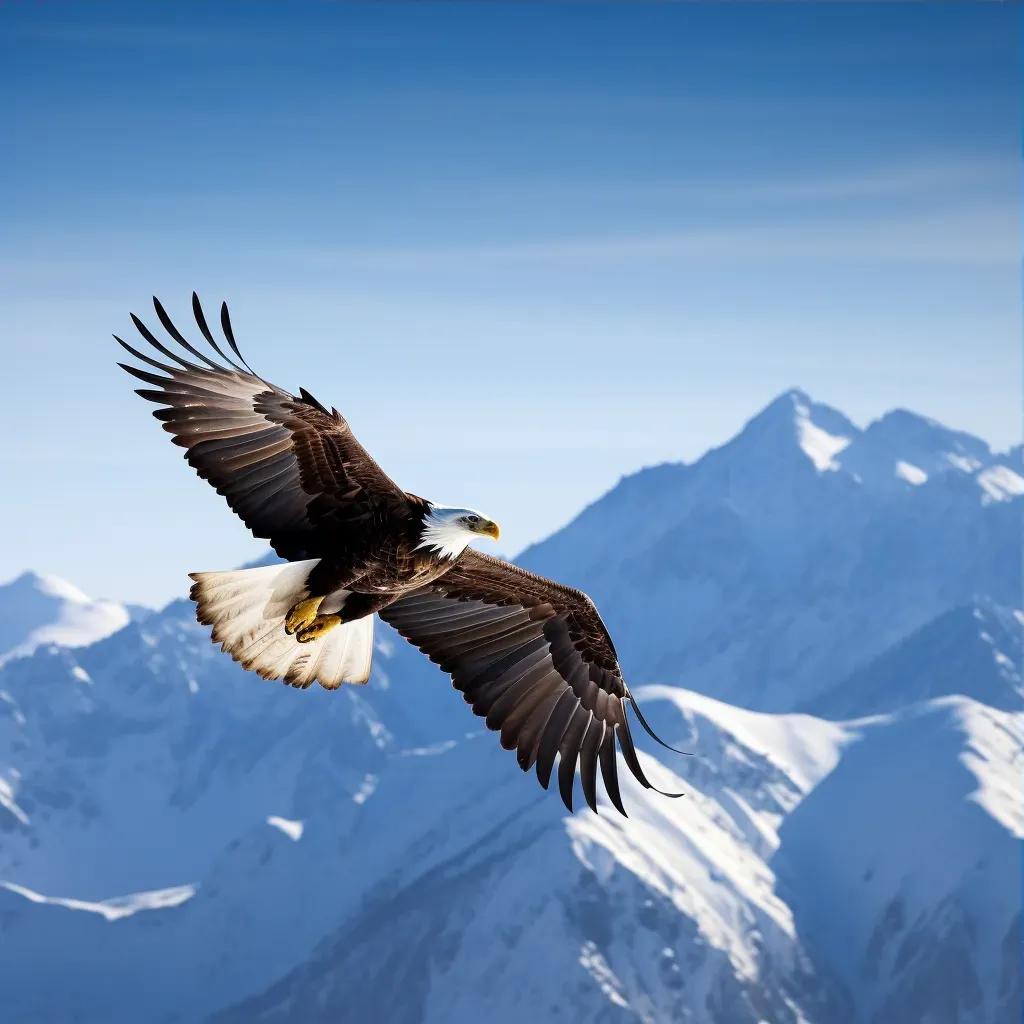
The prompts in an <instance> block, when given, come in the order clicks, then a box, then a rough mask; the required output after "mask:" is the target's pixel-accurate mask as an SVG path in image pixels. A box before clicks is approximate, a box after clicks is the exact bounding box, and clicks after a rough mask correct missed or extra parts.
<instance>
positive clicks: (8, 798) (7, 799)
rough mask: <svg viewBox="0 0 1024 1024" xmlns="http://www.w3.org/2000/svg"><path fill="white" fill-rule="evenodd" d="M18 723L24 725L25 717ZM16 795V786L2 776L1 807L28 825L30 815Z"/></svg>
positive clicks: (0, 788) (0, 779)
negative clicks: (20, 804) (22, 807)
mask: <svg viewBox="0 0 1024 1024" xmlns="http://www.w3.org/2000/svg"><path fill="white" fill-rule="evenodd" d="M18 724H19V725H23V724H24V719H23V720H22V721H21V722H19V723H18ZM12 774H14V773H13V772H12ZM14 797H15V792H14V787H13V786H12V785H11V784H10V783H9V782H8V781H7V780H6V779H2V778H0V807H3V808H4V809H5V810H8V811H10V812H11V814H13V815H14V816H15V817H16V818H17V819H18V821H20V822H21V823H22V825H27V824H28V815H27V814H26V813H25V812H24V811H23V810H22V809H21V808H20V807H19V806H18V804H17V803H16V801H15V799H14Z"/></svg>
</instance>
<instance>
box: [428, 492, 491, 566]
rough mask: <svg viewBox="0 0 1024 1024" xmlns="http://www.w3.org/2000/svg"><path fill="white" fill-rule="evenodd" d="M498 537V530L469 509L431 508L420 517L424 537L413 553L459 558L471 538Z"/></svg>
mask: <svg viewBox="0 0 1024 1024" xmlns="http://www.w3.org/2000/svg"><path fill="white" fill-rule="evenodd" d="M480 536H484V537H495V538H496V537H497V536H498V527H497V525H496V524H495V523H494V522H492V521H491V520H490V519H488V518H487V516H485V515H484V514H483V512H477V511H476V510H475V509H472V508H450V507H449V506H447V505H431V506H430V510H429V511H428V512H427V514H426V515H425V516H424V517H423V533H422V536H421V539H420V542H419V544H417V545H416V550H417V551H418V550H419V549H420V548H429V549H432V550H433V551H436V552H437V554H439V555H440V556H441V557H442V558H449V559H452V558H458V557H459V555H461V554H462V552H463V551H465V550H466V547H467V546H468V545H469V542H470V541H471V540H472V539H473V538H474V537H480Z"/></svg>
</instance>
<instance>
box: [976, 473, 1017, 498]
mask: <svg viewBox="0 0 1024 1024" xmlns="http://www.w3.org/2000/svg"><path fill="white" fill-rule="evenodd" d="M975 479H976V480H977V481H978V486H979V487H980V488H981V489H982V490H983V491H984V492H985V497H984V498H983V499H982V500H983V501H1009V500H1010V499H1011V498H1015V497H1017V495H1019V494H1024V478H1022V477H1019V476H1018V475H1017V474H1016V473H1014V471H1013V470H1012V469H1010V467H1009V466H989V467H988V469H983V470H982V471H981V472H980V473H979V474H978V475H977V476H976V477H975Z"/></svg>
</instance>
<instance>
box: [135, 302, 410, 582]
mask: <svg viewBox="0 0 1024 1024" xmlns="http://www.w3.org/2000/svg"><path fill="white" fill-rule="evenodd" d="M153 306H154V309H155V310H156V315H157V317H158V319H159V320H160V323H161V325H162V326H163V328H164V330H166V331H167V334H168V340H167V341H166V342H164V341H161V340H160V339H159V338H157V337H156V336H155V335H154V334H153V332H152V331H150V329H149V328H148V327H147V326H146V325H145V324H144V323H143V322H142V321H141V320H140V319H139V318H138V317H137V316H135V315H134V314H132V321H133V323H134V324H135V326H136V328H137V329H138V331H139V334H140V335H141V336H142V338H143V339H145V341H146V342H148V344H149V345H150V346H151V347H152V349H154V350H155V351H156V352H157V353H159V354H160V355H161V356H163V357H164V358H165V359H166V360H167V362H164V361H162V360H161V359H155V358H153V357H152V356H151V355H147V354H145V353H144V352H142V351H139V350H138V349H137V348H135V347H133V346H131V345H129V344H127V343H126V342H124V341H123V340H121V339H120V338H118V339H117V340H118V343H119V344H120V345H121V346H122V347H123V348H124V349H125V350H126V351H127V352H128V353H129V354H130V355H132V356H133V357H134V358H135V359H137V360H138V361H139V362H141V363H143V364H145V365H146V366H149V367H152V368H153V369H154V370H159V371H160V372H161V374H164V376H161V375H160V374H158V373H153V372H151V371H150V370H148V369H142V368H140V367H139V366H134V365H131V364H128V363H122V364H120V365H121V366H122V367H123V368H124V369H125V370H127V371H128V372H129V373H130V374H132V375H133V376H135V377H137V378H138V379H139V380H141V381H143V382H144V383H146V384H147V385H151V386H152V387H151V388H142V389H139V394H140V395H141V396H142V397H143V398H145V399H147V400H148V401H151V402H155V403H157V404H158V405H159V406H160V408H158V409H157V410H156V412H155V415H156V417H157V418H158V419H159V420H160V421H161V422H162V425H163V427H164V429H165V430H166V431H168V432H169V433H170V434H172V435H173V441H174V443H175V444H177V445H179V446H180V447H182V448H184V449H185V458H186V459H187V460H188V462H189V463H190V464H191V465H192V467H193V468H194V469H195V470H196V472H197V473H198V474H199V476H200V477H202V478H203V479H205V480H208V481H209V482H210V483H211V484H212V485H213V486H214V487H215V488H216V490H217V491H218V493H220V494H222V495H223V496H224V497H225V498H227V500H228V503H229V504H230V506H231V508H232V509H233V510H234V511H235V512H236V513H237V514H238V515H239V516H240V517H241V518H242V520H243V521H244V522H245V524H246V526H248V527H249V529H250V530H252V532H253V533H254V534H255V535H256V536H257V537H265V538H266V539H268V540H269V541H270V543H271V545H272V546H273V547H274V550H275V551H277V553H278V554H279V555H282V556H283V557H285V558H297V557H311V556H318V555H324V554H330V555H331V556H332V557H333V558H335V559H336V560H339V561H343V560H344V559H346V558H347V559H348V560H349V561H351V562H353V563H355V562H356V561H359V560H360V559H361V558H362V559H363V560H364V561H365V557H364V555H365V552H363V551H362V550H359V549H363V548H365V549H373V548H374V546H375V545H376V546H377V547H380V546H381V545H382V544H386V543H387V542H388V539H389V538H386V537H383V536H382V534H384V533H390V532H393V531H394V530H395V529H396V528H397V529H402V528H403V523H405V522H409V523H413V522H418V521H419V520H421V519H422V513H421V512H419V513H418V512H417V510H418V509H420V508H421V507H422V501H421V499H412V498H410V497H409V496H408V495H406V494H405V493H404V492H403V491H402V490H401V489H400V488H399V487H398V485H397V484H395V483H394V481H392V480H391V479H390V478H389V477H388V476H387V475H386V474H385V473H384V472H383V470H381V468H380V467H379V466H378V465H377V463H376V462H374V460H373V459H372V458H371V457H370V455H369V454H368V453H367V452H366V450H365V449H364V448H363V447H362V445H360V444H359V442H358V441H357V440H356V439H355V437H354V436H353V434H352V431H351V429H350V427H349V425H348V423H347V422H346V421H345V420H344V418H343V417H341V416H340V415H334V414H332V413H328V412H327V411H326V410H325V409H324V407H323V406H321V405H320V403H319V402H316V401H315V400H313V399H311V398H310V399H307V398H305V397H296V396H294V395H292V394H289V393H288V392H287V391H284V390H282V389H281V388H278V387H275V386H274V385H273V384H270V383H268V382H267V381H265V380H264V379H263V378H261V377H259V376H257V375H256V374H254V373H253V372H252V371H251V370H249V368H248V364H247V363H246V362H245V360H244V358H243V357H242V354H241V352H240V350H239V348H238V345H237V343H236V341H235V338H234V332H233V330H232V327H231V320H230V317H229V316H228V312H227V307H226V306H225V307H223V308H222V309H221V327H222V329H223V331H224V337H225V339H226V341H227V346H228V348H229V349H230V351H231V352H233V353H234V355H235V356H236V357H237V358H238V359H239V360H240V361H241V364H242V365H239V363H238V362H236V361H235V360H234V359H232V358H230V357H229V356H228V355H227V354H226V352H225V350H224V348H222V347H221V346H220V345H219V344H218V343H217V341H216V340H215V338H214V336H213V333H212V332H211V330H210V327H209V324H208V323H207V320H206V316H205V314H204V313H203V309H202V306H201V305H200V303H199V299H198V297H197V296H196V295H195V294H193V297H192V308H193V313H194V315H195V319H196V324H197V326H198V328H199V331H200V333H201V334H202V335H203V337H204V338H205V339H206V342H207V343H208V344H209V345H210V347H211V349H212V351H213V353H215V354H216V355H217V356H219V357H220V359H222V360H223V363H218V362H216V361H215V360H214V359H212V358H210V357H209V356H207V355H204V354H203V353H202V352H201V351H200V350H199V349H198V348H197V347H196V346H194V345H193V344H192V343H190V342H189V341H187V340H186V338H185V337H184V335H183V334H182V333H181V331H179V330H178V328H177V327H176V326H175V325H174V323H173V322H172V321H171V318H170V317H169V316H168V314H167V311H166V310H165V309H164V307H163V305H161V303H160V302H159V300H157V299H155V298H154V300H153ZM174 346H179V351H175V348H174ZM186 354H187V355H191V356H194V357H195V358H196V359H198V360H200V361H201V363H202V364H203V365H199V364H197V363H195V362H192V361H191V360H189V359H188V358H185V355H186ZM243 366H245V369H243V368H242V367H243ZM154 389H158V390H154ZM307 394H308V392H303V395H307ZM417 516H418V518H417ZM347 546H348V547H351V548H352V550H351V551H348V550H347V549H346V547H347Z"/></svg>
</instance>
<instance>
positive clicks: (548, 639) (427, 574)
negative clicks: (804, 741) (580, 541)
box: [114, 293, 682, 814]
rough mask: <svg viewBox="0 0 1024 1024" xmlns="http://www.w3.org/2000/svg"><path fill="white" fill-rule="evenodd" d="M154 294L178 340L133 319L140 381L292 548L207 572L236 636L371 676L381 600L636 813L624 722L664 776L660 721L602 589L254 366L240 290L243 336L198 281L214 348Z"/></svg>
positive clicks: (512, 715) (588, 784)
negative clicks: (517, 559)
mask: <svg viewBox="0 0 1024 1024" xmlns="http://www.w3.org/2000/svg"><path fill="white" fill-rule="evenodd" d="M153 306H154V308H155V311H156V316H157V319H158V320H159V321H160V324H161V325H162V327H163V329H164V330H165V331H166V332H167V336H168V338H167V340H166V341H160V340H159V339H158V338H157V337H156V336H155V335H154V334H153V333H152V332H151V331H150V330H149V328H148V327H146V325H145V324H144V323H143V322H142V321H141V320H140V319H139V318H138V317H137V316H135V314H134V313H133V314H131V317H132V321H133V322H134V324H135V327H136V328H137V329H138V331H139V333H140V334H141V335H142V337H143V338H144V339H145V341H146V342H147V343H148V344H149V345H150V346H151V347H152V349H153V350H154V353H153V354H159V356H161V357H162V360H161V359H156V358H153V354H144V353H143V352H141V351H139V350H138V349H136V348H133V347H132V346H131V345H129V344H128V343H127V342H125V341H123V340H122V339H121V338H118V337H117V336H116V335H115V336H114V337H115V340H116V341H117V342H118V343H119V344H120V345H121V346H122V347H123V348H125V349H126V350H127V351H128V352H129V353H130V354H131V356H132V357H133V358H134V359H135V360H138V361H139V362H141V363H143V364H145V366H146V367H149V368H151V369H146V368H143V367H141V366H136V365H129V364H127V363H120V364H118V365H120V366H121V367H122V368H123V369H125V370H127V371H128V373H130V374H132V375H133V376H134V377H136V378H138V379H139V380H141V381H142V382H143V383H144V384H145V385H146V387H144V388H140V389H138V392H137V393H138V394H139V395H141V396H142V397H143V398H145V399H147V400H148V401H150V402H155V403H156V404H157V405H158V406H159V408H158V409H156V410H155V412H154V414H153V415H154V416H156V418H157V419H158V420H161V421H162V423H163V427H164V430H166V431H168V432H169V433H170V434H171V435H172V440H173V441H174V443H175V444H177V445H180V446H181V447H182V448H184V449H185V459H186V460H187V461H188V463H189V464H190V465H191V466H192V467H193V468H194V469H195V470H196V472H197V473H198V474H199V476H200V477H202V478H203V479H204V480H208V481H209V482H210V483H211V484H212V485H213V486H214V487H215V488H216V489H217V492H218V493H219V494H222V495H223V496H224V497H225V498H226V499H227V501H228V504H229V505H230V506H231V508H232V509H233V510H234V512H235V513H237V515H238V516H239V517H240V518H241V519H242V521H243V522H244V523H245V525H246V526H247V527H248V528H249V529H250V530H251V531H252V533H253V534H254V535H255V536H256V537H261V538H266V539H267V540H268V541H269V542H270V545H271V547H272V548H273V549H274V551H275V552H276V553H277V554H278V555H279V556H280V557H281V558H283V559H286V562H285V563H284V564H277V565H271V566H266V567H261V568H252V569H241V570H232V571H227V572H196V573H191V574H190V576H191V578H192V580H193V581H194V583H193V586H192V589H191V597H192V600H193V601H195V603H196V614H197V618H198V620H199V622H200V623H202V624H204V625H207V626H211V627H212V639H213V641H214V642H215V643H219V644H220V645H221V649H222V650H223V651H226V652H227V653H229V654H230V655H231V657H232V658H233V659H234V660H235V661H237V662H239V663H241V664H242V665H243V666H244V667H245V668H246V669H251V670H252V671H254V672H256V673H258V674H259V675H260V676H262V677H263V678H265V679H281V680H283V681H284V682H285V683H286V684H289V685H291V686H293V687H298V688H300V689H304V688H306V687H308V686H310V685H311V684H312V683H314V682H317V683H319V684H320V685H321V686H323V687H325V688H326V689H329V690H333V689H336V688H337V687H338V686H340V685H341V684H342V683H365V682H366V681H367V680H368V679H369V676H370V661H371V658H372V655H373V615H374V613H376V614H377V615H379V616H380V617H381V619H383V620H384V621H385V622H387V623H389V624H390V625H391V626H392V627H394V629H396V630H397V631H398V632H399V633H400V634H401V635H402V636H403V637H405V638H406V640H408V641H409V642H411V643H412V644H414V645H415V646H416V647H418V648H419V649H420V650H421V651H422V652H423V653H424V654H426V655H427V656H428V657H429V658H430V660H431V661H434V662H436V663H437V664H438V665H440V667H441V669H442V670H443V671H444V672H447V673H449V674H450V675H451V678H452V683H453V685H454V686H455V687H456V688H457V689H458V690H460V691H461V692H462V695H463V697H464V698H465V700H466V702H467V703H468V704H470V705H472V708H473V712H474V713H475V714H477V715H479V716H480V717H482V718H484V719H485V721H486V723H487V726H488V728H490V729H492V730H496V731H498V730H500V732H501V745H502V746H503V747H504V748H506V749H508V750H515V751H516V754H517V757H518V761H519V766H520V767H521V768H522V769H523V771H529V770H530V769H531V768H532V767H534V766H536V773H537V778H538V780H539V781H540V784H541V786H543V787H544V788H545V789H547V787H548V783H549V781H550V778H551V774H552V770H553V768H554V764H555V757H556V755H557V756H558V762H559V764H558V788H559V792H560V794H561V797H562V800H563V801H564V803H565V805H566V807H567V808H568V809H569V810H570V811H571V810H572V794H573V780H574V778H575V774H576V765H577V762H578V763H579V767H580V776H581V779H582V785H583V795H584V797H585V798H586V801H587V803H588V804H589V806H590V807H591V808H593V809H594V810H595V811H596V810H597V769H598V766H599V765H600V769H601V775H602V778H603V779H604V786H605V790H606V791H607V794H608V797H609V799H610V800H611V802H612V804H613V805H614V806H615V807H616V808H617V809H618V810H619V811H620V812H621V813H622V814H625V813H626V812H625V810H624V809H623V806H622V799H621V795H620V792H619V783H618V777H617V769H616V737H617V738H618V744H619V747H620V748H621V750H622V755H623V757H624V758H625V761H626V764H627V765H628V766H629V768H630V770H631V771H632V773H633V775H634V776H635V777H636V778H637V779H638V780H639V782H640V783H641V784H642V785H643V786H644V787H646V788H648V789H654V788H655V787H653V786H652V785H651V783H650V782H649V781H648V779H647V777H646V776H645V775H644V772H643V769H642V768H641V766H640V762H639V759H638V758H637V755H636V750H635V749H634V746H633V740H632V737H631V735H630V730H629V723H628V721H627V718H626V702H627V701H629V702H630V703H631V704H632V706H633V709H634V711H635V713H636V714H637V717H638V720H639V722H640V723H641V725H642V726H643V728H644V729H646V730H647V731H648V732H650V733H651V735H652V736H654V733H653V732H651V730H650V728H649V727H648V725H647V723H646V722H645V721H644V719H643V716H642V715H641V714H640V710H639V708H637V706H636V702H635V701H634V700H633V698H632V695H631V694H630V692H629V689H628V688H627V686H626V684H625V682H624V681H623V678H622V673H621V672H620V670H619V664H618V660H617V658H616V654H615V647H614V646H613V644H612V641H611V637H610V636H609V635H608V630H607V629H606V628H605V626H604V623H603V622H602V621H601V617H600V615H598V613H597V609H596V608H595V607H594V605H593V603H592V602H591V601H590V599H589V598H588V597H587V596H586V594H583V593H581V592H580V591H578V590H574V589H572V588H571V587H567V586H563V585H562V584H560V583H555V582H553V581H552V580H549V579H545V578H544V577H543V576H537V575H535V574H534V573H531V572H527V571H525V570H524V569H521V568H519V567H518V566H516V565H512V564H510V563H509V562H504V561H502V560H501V559H498V558H492V557H489V556H488V555H485V554H481V553H480V552H478V551H476V550H474V549H473V548H470V547H469V546H468V545H469V543H470V541H472V540H474V538H477V537H490V538H494V539H497V537H498V527H497V524H496V523H495V522H494V521H493V520H492V519H491V518H490V517H488V516H486V515H484V514H483V513H482V512H478V511H476V510H475V509H471V508H457V507H451V506H447V505H438V504H435V503H434V502H431V501H427V500H425V499H423V498H420V497H417V496H416V495H415V494H410V493H408V492H407V491H404V490H402V488H401V487H399V486H398V484H396V483H395V482H394V481H393V480H392V479H391V478H390V477H389V476H388V475H387V474H386V473H385V472H384V471H383V470H382V469H381V468H380V466H378V465H377V463H376V462H374V460H373V459H372V458H371V457H370V455H369V454H368V453H367V451H366V450H365V449H364V448H363V446H362V445H361V444H360V443H359V442H358V441H357V440H356V438H355V436H354V435H353V433H352V430H351V428H350V427H349V425H348V423H347V421H346V420H345V418H344V417H343V416H342V415H341V413H339V412H338V410H337V409H331V410H328V409H327V408H326V407H325V406H323V405H321V404H320V402H318V401H317V400H316V399H315V398H314V397H313V396H312V395H311V394H310V393H309V392H308V391H306V390H305V389H304V388H300V390H299V394H298V395H297V396H296V395H293V394H290V393H289V392H287V391H284V390H282V389H281V388H279V387H277V386H275V385H274V384H271V383H270V382H269V381H266V380H264V379H263V378H262V377H260V376H259V375H258V374H256V373H254V372H253V370H252V369H251V368H250V367H249V364H248V363H247V362H246V361H245V359H244V358H243V356H242V354H241V352H240V351H239V348H238V345H237V344H236V342H235V337H234V333H233V331H232V328H231V320H230V317H229V315H228V308H227V305H226V304H222V306H221V311H220V314H221V315H220V326H221V330H222V331H223V336H224V342H226V347H227V351H226V350H225V347H224V346H223V345H222V344H221V343H219V342H218V341H217V339H216V338H215V337H214V334H213V332H212V331H211V330H210V326H209V324H208V322H207V319H206V316H205V315H204V313H203V309H202V306H201V305H200V303H199V299H198V297H197V296H196V295H195V293H193V295H192V309H193V313H194V315H195V320H196V325H197V327H198V329H199V332H200V333H201V334H202V336H203V338H204V339H205V341H206V344H207V345H208V346H209V351H207V352H204V351H201V350H200V349H199V348H197V347H195V346H194V345H192V344H191V343H190V342H188V341H187V340H186V339H185V337H184V335H182V334H181V332H180V331H179V330H178V329H177V328H176V327H175V326H174V324H173V323H172V322H171V319H170V317H169V316H168V315H167V313H166V311H165V310H164V308H163V306H162V305H161V304H160V302H159V301H158V300H157V299H156V298H154V299H153ZM151 370H157V371H159V373H153V372H151ZM654 738H655V739H656V740H658V742H659V743H661V742H662V741H661V740H660V739H658V737H657V736H654ZM680 753H682V751H680ZM659 792H660V791H659ZM665 795H666V796H678V795H680V794H665Z"/></svg>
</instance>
